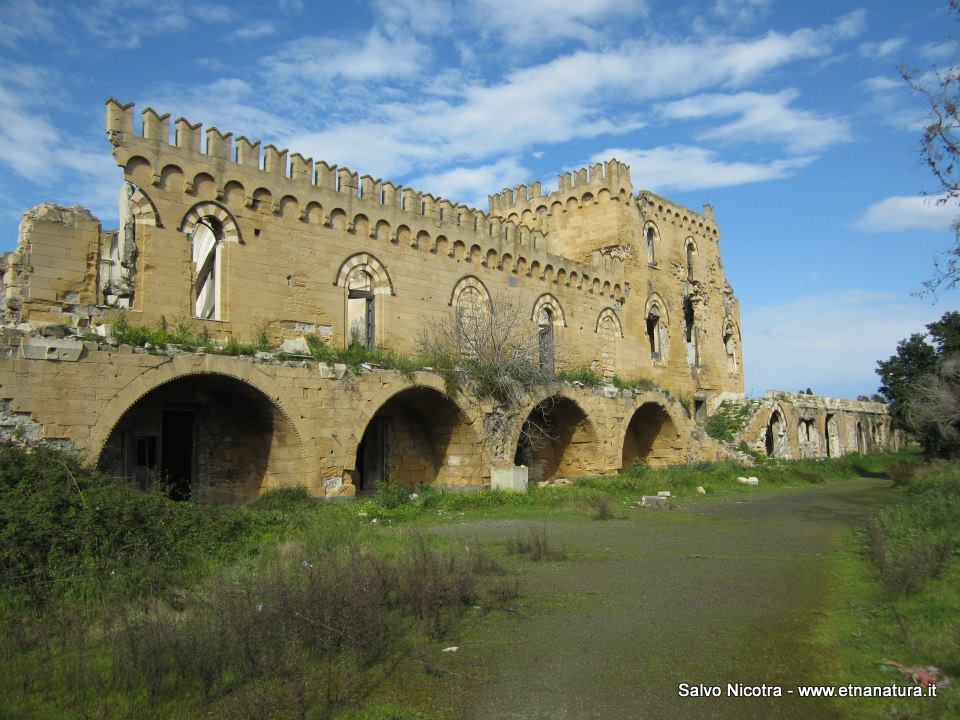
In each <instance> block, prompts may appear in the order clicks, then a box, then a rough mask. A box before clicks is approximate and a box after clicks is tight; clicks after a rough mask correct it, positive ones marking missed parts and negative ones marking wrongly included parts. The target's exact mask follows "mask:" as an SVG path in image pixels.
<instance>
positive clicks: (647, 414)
mask: <svg viewBox="0 0 960 720" xmlns="http://www.w3.org/2000/svg"><path fill="white" fill-rule="evenodd" d="M682 454H683V447H682V443H681V439H680V432H679V431H678V430H677V426H676V425H675V424H674V422H673V418H671V417H670V414H669V413H668V412H667V411H666V408H664V407H663V406H662V405H659V404H658V403H655V402H648V403H644V404H643V405H641V406H640V407H639V408H637V410H636V411H635V412H634V413H633V417H631V418H630V423H629V424H628V425H627V432H626V435H625V436H624V439H623V453H622V462H621V465H620V467H621V469H622V468H626V467H628V466H629V465H630V463H631V462H633V461H634V460H636V459H638V458H639V459H640V460H643V461H645V462H647V463H648V464H649V465H651V466H652V467H663V466H665V465H669V464H671V463H674V464H675V463H677V462H681V461H682V460H683V457H682Z"/></svg>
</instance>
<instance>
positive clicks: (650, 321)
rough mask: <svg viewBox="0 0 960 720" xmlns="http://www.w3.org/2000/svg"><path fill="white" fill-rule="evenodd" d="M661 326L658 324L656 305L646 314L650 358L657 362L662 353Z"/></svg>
mask: <svg viewBox="0 0 960 720" xmlns="http://www.w3.org/2000/svg"><path fill="white" fill-rule="evenodd" d="M662 333H663V326H662V324H661V323H660V308H658V307H657V306H656V305H654V306H652V307H651V308H650V312H649V313H648V314H647V338H648V339H649V341H650V357H651V358H653V359H654V360H659V359H660V358H661V355H662V353H663V338H662V337H661V336H662Z"/></svg>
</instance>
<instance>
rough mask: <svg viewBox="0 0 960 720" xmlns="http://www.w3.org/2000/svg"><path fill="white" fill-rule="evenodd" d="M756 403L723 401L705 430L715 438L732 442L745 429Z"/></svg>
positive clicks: (708, 421)
mask: <svg viewBox="0 0 960 720" xmlns="http://www.w3.org/2000/svg"><path fill="white" fill-rule="evenodd" d="M754 407H755V404H754V403H752V402H746V403H729V402H722V403H720V407H718V408H717V411H716V412H715V413H714V414H713V415H711V416H710V419H709V420H707V424H706V426H705V427H704V431H705V432H706V433H707V435H709V436H710V437H712V438H713V439H714V440H717V441H719V442H725V443H732V442H733V440H734V438H735V437H736V436H737V435H738V434H739V433H740V432H741V431H742V430H743V424H744V423H745V422H746V420H747V417H748V416H749V415H750V413H751V412H753V410H754Z"/></svg>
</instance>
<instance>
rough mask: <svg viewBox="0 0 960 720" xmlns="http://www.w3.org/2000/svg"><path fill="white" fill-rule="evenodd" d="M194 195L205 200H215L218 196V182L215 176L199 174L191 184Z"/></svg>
mask: <svg viewBox="0 0 960 720" xmlns="http://www.w3.org/2000/svg"><path fill="white" fill-rule="evenodd" d="M191 186H192V187H193V194H194V195H196V196H197V197H201V198H205V199H211V200H212V199H213V198H214V197H216V195H217V181H216V180H214V179H213V175H211V174H210V173H206V172H199V173H197V174H196V175H195V176H194V178H193V181H192V182H191Z"/></svg>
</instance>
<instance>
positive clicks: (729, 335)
mask: <svg viewBox="0 0 960 720" xmlns="http://www.w3.org/2000/svg"><path fill="white" fill-rule="evenodd" d="M723 349H724V352H725V353H726V355H727V371H728V372H731V373H735V372H737V341H736V339H735V338H734V337H733V328H731V327H729V326H728V327H727V328H726V330H725V331H724V333H723Z"/></svg>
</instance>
